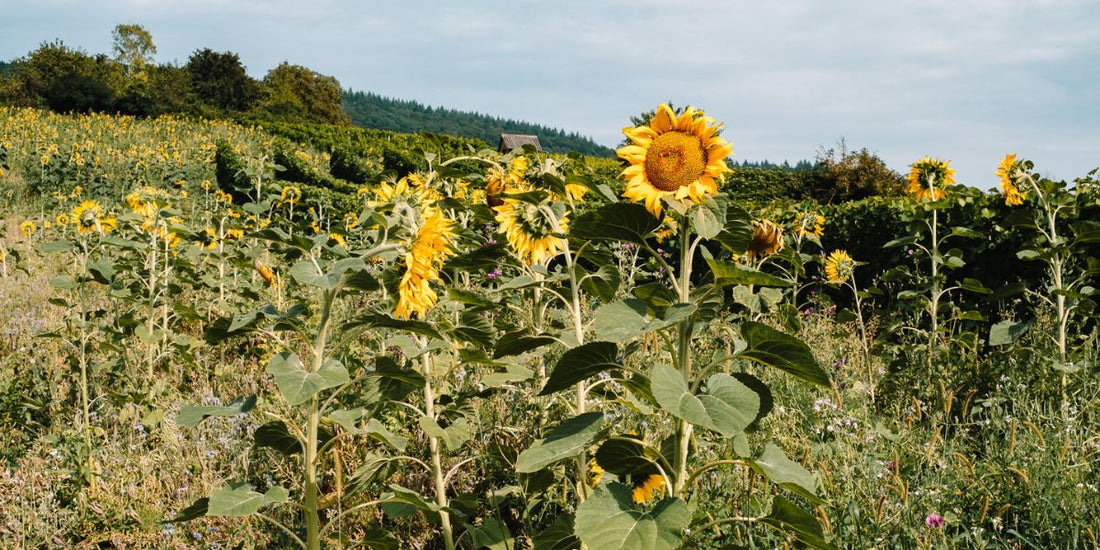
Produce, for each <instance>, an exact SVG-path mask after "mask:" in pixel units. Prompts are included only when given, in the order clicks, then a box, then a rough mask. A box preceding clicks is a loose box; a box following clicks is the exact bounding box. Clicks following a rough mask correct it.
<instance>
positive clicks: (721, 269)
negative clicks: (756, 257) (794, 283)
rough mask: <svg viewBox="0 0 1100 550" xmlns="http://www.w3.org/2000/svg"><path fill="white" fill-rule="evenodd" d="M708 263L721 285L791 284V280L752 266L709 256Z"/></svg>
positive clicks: (777, 285)
mask: <svg viewBox="0 0 1100 550" xmlns="http://www.w3.org/2000/svg"><path fill="white" fill-rule="evenodd" d="M707 265H709V266H710V272H711V273H712V274H713V275H714V280H715V282H717V283H718V284H719V285H720V286H730V285H756V286H775V287H784V286H791V282H790V281H788V280H786V279H781V278H779V277H776V276H775V275H771V274H768V273H764V272H763V271H758V270H756V269H753V268H751V267H741V266H739V265H737V264H734V263H729V262H722V261H718V260H714V259H710V258H707Z"/></svg>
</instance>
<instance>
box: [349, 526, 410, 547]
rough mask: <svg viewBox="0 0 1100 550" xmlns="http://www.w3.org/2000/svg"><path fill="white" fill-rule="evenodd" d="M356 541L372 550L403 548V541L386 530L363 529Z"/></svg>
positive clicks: (357, 535)
mask: <svg viewBox="0 0 1100 550" xmlns="http://www.w3.org/2000/svg"><path fill="white" fill-rule="evenodd" d="M356 539H357V540H356V543H357V544H362V545H364V546H365V547H366V548H370V550H399V549H400V548H401V541H399V540H397V539H395V538H394V537H393V535H391V534H390V532H389V531H387V530H385V529H378V528H368V529H363V530H361V531H359V532H358V533H357V534H356Z"/></svg>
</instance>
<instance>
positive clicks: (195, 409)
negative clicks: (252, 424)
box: [176, 395, 256, 428]
mask: <svg viewBox="0 0 1100 550" xmlns="http://www.w3.org/2000/svg"><path fill="white" fill-rule="evenodd" d="M255 406H256V396H255V395H249V396H248V397H238V398H236V399H234V400H233V401H232V402H231V403H229V404H228V405H224V406H217V405H202V406H185V407H180V412H179V414H177V415H176V425H177V426H183V427H184V428H194V427H195V426H198V425H199V423H200V422H202V421H203V420H205V419H206V418H208V417H211V416H218V417H227V416H236V415H238V414H244V413H247V412H248V411H250V410H252V408H253V407H255Z"/></svg>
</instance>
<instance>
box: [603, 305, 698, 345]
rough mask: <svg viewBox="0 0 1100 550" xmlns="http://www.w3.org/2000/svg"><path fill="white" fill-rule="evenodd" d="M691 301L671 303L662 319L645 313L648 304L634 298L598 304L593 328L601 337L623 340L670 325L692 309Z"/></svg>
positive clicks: (685, 316) (688, 314)
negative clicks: (653, 317)
mask: <svg viewBox="0 0 1100 550" xmlns="http://www.w3.org/2000/svg"><path fill="white" fill-rule="evenodd" d="M695 309H696V306H695V305H693V304H674V305H672V306H671V307H669V308H668V310H667V311H666V313H665V318H664V319H651V318H649V317H647V316H646V312H647V310H648V307H647V304H646V303H645V302H644V301H642V300H639V299H637V298H626V299H624V300H619V301H618V302H612V303H610V304H606V305H604V306H601V307H600V308H599V309H597V310H596V312H595V313H594V314H593V315H592V332H593V333H594V334H595V336H596V338H599V339H600V340H607V341H614V342H622V341H624V340H630V339H631V338H634V337H636V336H641V335H643V334H646V333H648V332H653V331H655V330H660V329H663V328H667V327H670V326H672V325H675V324H676V323H678V322H680V321H682V320H684V319H686V318H687V317H689V316H690V315H691V314H692V313H694V312H695Z"/></svg>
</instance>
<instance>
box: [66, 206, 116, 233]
mask: <svg viewBox="0 0 1100 550" xmlns="http://www.w3.org/2000/svg"><path fill="white" fill-rule="evenodd" d="M70 219H71V220H72V223H73V225H76V230H77V231H79V232H80V233H87V232H89V231H99V232H101V233H108V232H110V231H111V230H112V229H114V228H115V227H118V222H117V221H115V219H114V218H111V217H108V216H107V215H106V213H104V212H103V207H102V206H100V205H99V203H98V202H96V201H93V200H85V201H84V202H81V203H80V204H78V205H76V208H73V213H72V216H70Z"/></svg>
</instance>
